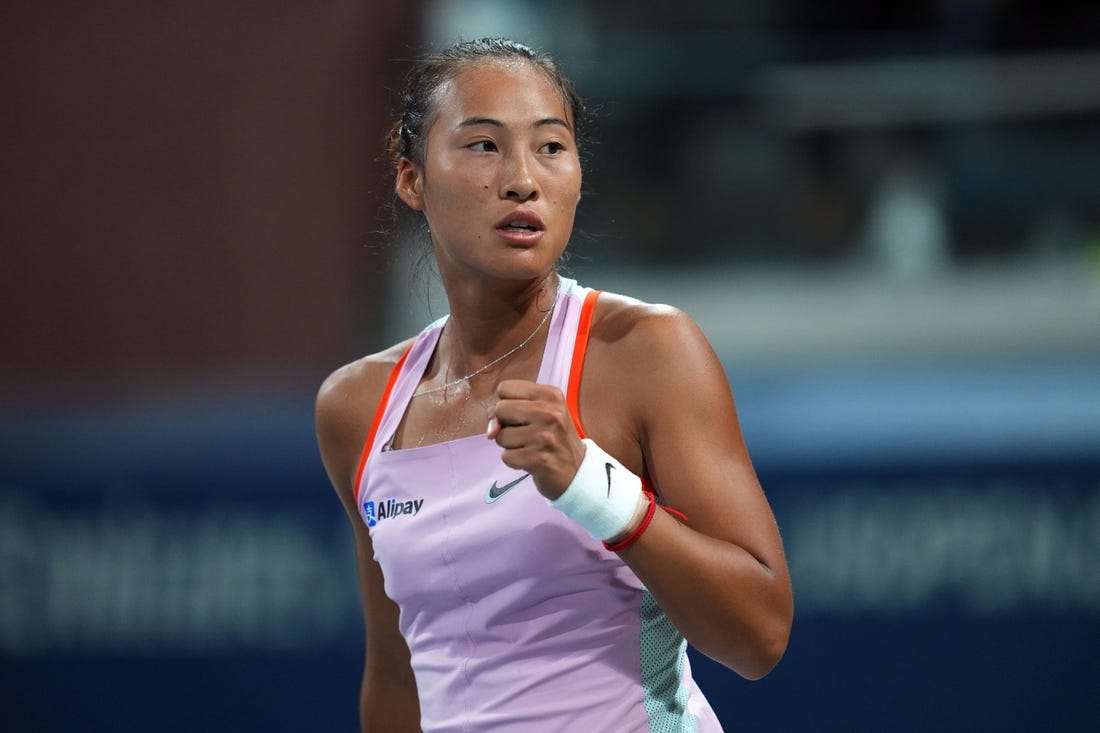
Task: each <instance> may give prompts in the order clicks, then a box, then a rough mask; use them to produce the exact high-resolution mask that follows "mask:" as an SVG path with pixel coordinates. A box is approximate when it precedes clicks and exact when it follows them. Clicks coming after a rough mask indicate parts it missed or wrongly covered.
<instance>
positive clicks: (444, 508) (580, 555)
mask: <svg viewBox="0 0 1100 733" xmlns="http://www.w3.org/2000/svg"><path fill="white" fill-rule="evenodd" d="M596 295H597V294H596V293H595V292H594V291H591V290H589V289H587V288H582V287H580V286H578V285H577V283H576V282H574V281H572V280H568V279H565V278H562V280H561V286H560V289H559V292H558V298H557V305H556V306H555V308H554V313H553V317H552V318H551V321H550V332H549V336H548V339H547V344H546V350H545V352H544V354H543V357H542V365H541V367H540V370H539V376H538V381H539V382H540V383H542V384H552V385H556V386H558V387H560V388H561V389H562V391H563V392H567V390H568V389H569V384H570V379H569V377H570V372H571V371H572V370H579V369H580V368H581V364H580V359H577V362H578V363H577V364H576V365H574V348H575V347H576V346H577V344H578V342H581V343H582V346H583V342H584V341H585V340H586V339H587V326H586V320H585V321H582V311H584V310H587V311H588V317H590V313H591V307H592V305H594V303H595V297H596ZM445 322H446V318H443V319H440V320H439V321H436V322H435V323H433V324H431V325H430V326H428V327H427V328H426V329H424V330H423V331H422V332H421V333H420V334H419V336H418V337H417V338H416V340H415V341H414V342H413V344H412V346H411V347H410V349H409V351H408V352H407V354H406V357H405V358H404V359H403V360H402V362H401V363H399V364H398V366H397V367H396V369H395V373H394V375H393V381H392V382H391V388H390V390H389V391H388V399H387V397H383V400H382V404H380V405H379V408H378V409H379V413H378V416H377V418H376V419H377V420H378V422H377V423H376V429H375V430H374V431H373V440H372V441H368V445H367V446H366V447H365V449H364V455H363V467H362V468H361V472H360V478H359V481H358V483H357V502H358V505H359V513H360V516H361V517H362V519H363V521H364V522H366V523H367V526H368V528H369V531H370V536H371V542H372V543H373V545H374V556H375V559H376V560H377V561H378V563H379V565H380V566H381V568H382V572H383V575H384V576H385V589H386V594H387V595H388V596H389V597H390V598H392V599H393V600H394V601H395V602H396V603H397V605H398V607H399V608H400V620H399V623H400V629H401V633H402V635H403V636H404V637H405V640H406V642H407V643H408V646H409V651H410V652H411V655H412V668H413V672H414V673H415V675H416V686H417V691H418V693H419V696H420V715H421V726H422V727H423V730H424V731H425V733H452V732H457V731H463V732H467V731H478V732H480V731H494V732H499V733H504V732H506V731H514V732H516V733H520V732H522V733H531V732H532V731H578V732H581V733H589V732H590V731H596V732H599V733H603V732H605V731H614V732H615V733H627V732H633V731H647V732H650V733H653V732H656V731H660V732H668V733H673V732H677V733H679V732H681V731H692V732H696V731H698V732H699V733H711V732H713V731H721V726H720V725H719V723H718V720H717V718H716V717H715V715H714V712H713V711H712V710H711V707H710V705H709V704H708V703H707V701H706V699H705V698H704V697H703V695H702V693H701V692H700V691H699V689H698V688H697V687H696V685H695V682H694V681H693V680H692V677H691V670H690V666H689V664H688V659H687V655H686V648H687V645H686V643H685V642H684V639H683V637H682V636H681V635H680V634H679V632H678V631H677V630H676V628H675V627H674V626H673V625H672V624H671V622H669V620H668V619H667V618H666V616H665V614H664V612H662V611H661V609H660V608H659V607H658V606H657V604H656V602H655V601H654V600H653V597H652V596H651V595H650V594H649V592H648V591H647V590H646V589H645V587H644V586H643V585H642V584H641V582H640V581H639V580H638V578H637V577H636V576H635V575H634V573H633V572H632V571H631V570H630V568H628V567H627V566H626V565H625V564H624V563H623V562H622V561H621V560H620V559H619V557H618V556H617V555H615V554H614V553H612V552H608V551H607V550H605V549H604V548H603V546H602V545H601V543H600V542H597V541H596V540H593V539H592V538H591V537H590V536H589V535H588V534H587V533H586V532H585V531H584V530H583V529H581V527H580V526H579V525H577V524H576V523H575V522H573V521H572V520H570V519H568V518H567V517H565V516H564V515H563V514H561V513H560V512H558V511H557V510H556V509H554V508H552V507H550V506H549V505H547V503H546V500H545V499H543V497H542V496H541V495H540V494H539V493H538V491H537V490H536V489H535V486H534V484H533V483H532V481H531V479H530V477H529V476H527V475H526V474H524V473H523V472H522V471H516V470H515V469H512V468H509V467H508V466H506V465H505V464H504V463H503V462H502V461H501V459H500V452H501V450H500V448H499V447H498V446H497V445H496V443H495V442H493V441H491V440H488V439H486V438H485V437H484V435H474V436H471V437H467V438H461V439H458V440H454V441H450V442H446V443H439V444H434V445H426V446H423V447H418V448H408V449H402V450H392V449H390V447H389V446H390V443H391V442H392V440H393V435H394V433H395V431H396V430H397V426H398V423H399V422H400V421H401V418H402V416H403V415H404V413H405V410H406V408H407V407H408V404H409V400H410V399H411V397H412V394H413V391H414V390H415V389H416V387H417V385H418V384H419V382H420V379H421V377H422V375H423V373H424V370H425V369H426V367H427V364H428V361H429V359H430V358H431V355H432V352H433V351H434V349H435V345H436V343H437V341H438V340H439V335H440V333H441V331H442V329H443V324H444V323H445ZM578 331H580V336H579V337H578ZM581 353H583V351H582V352H581ZM576 384H579V375H578V379H575V380H574V390H573V391H574V395H575V391H576V387H575V385H576ZM571 404H573V405H575V404H576V402H575V399H574V401H573V402H572V403H571ZM576 418H577V416H576V414H575V413H574V419H575V420H576ZM577 425H578V426H579V422H578V423H577ZM372 704H376V705H385V704H386V701H385V700H377V701H375V702H373V703H372Z"/></svg>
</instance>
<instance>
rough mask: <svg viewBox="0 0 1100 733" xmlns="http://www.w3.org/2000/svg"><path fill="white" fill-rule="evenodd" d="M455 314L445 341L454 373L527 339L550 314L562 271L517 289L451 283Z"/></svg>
mask: <svg viewBox="0 0 1100 733" xmlns="http://www.w3.org/2000/svg"><path fill="white" fill-rule="evenodd" d="M446 290H447V301H448V304H449V306H450V310H451V314H450V317H449V318H448V321H447V326H446V328H445V329H444V334H443V337H442V338H441V341H440V349H441V350H445V352H446V357H447V358H446V359H445V362H446V363H447V364H448V366H449V368H450V371H451V372H452V373H453V374H456V375H460V374H465V373H467V372H470V371H473V370H474V369H478V368H480V367H482V366H484V365H485V364H486V363H487V362H489V361H491V360H492V359H494V358H496V357H498V356H500V355H501V354H503V353H505V352H507V351H508V349H510V348H513V347H514V346H516V345H517V344H519V343H521V342H522V341H523V340H524V339H525V338H527V337H528V336H529V335H530V334H531V333H532V331H534V330H535V329H536V328H537V327H538V326H539V324H540V322H541V321H542V320H543V318H544V317H545V316H546V314H547V312H548V311H549V309H550V307H551V306H552V305H553V304H554V299H555V297H556V295H557V291H558V275H557V273H556V272H551V273H549V274H548V275H547V276H546V277H544V278H541V279H539V280H535V281H532V282H529V283H524V284H523V285H521V286H519V287H515V288H511V289H509V288H501V287H499V284H498V285H496V286H492V287H488V286H482V285H480V284H477V283H464V284H463V285H462V286H461V287H447V288H446Z"/></svg>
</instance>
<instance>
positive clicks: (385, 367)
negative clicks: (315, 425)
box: [317, 339, 411, 419]
mask: <svg viewBox="0 0 1100 733" xmlns="http://www.w3.org/2000/svg"><path fill="white" fill-rule="evenodd" d="M410 343H411V339H410V340H408V341H403V342H401V343H399V344H394V345H393V346H391V347H389V348H388V349H384V350H383V351H379V352H378V353H376V354H370V355H368V356H364V357H362V358H361V359H356V360H355V361H353V362H350V363H348V364H345V365H344V366H342V367H340V368H339V369H337V370H336V371H334V372H333V373H332V374H330V375H329V376H328V377H327V378H326V379H325V381H324V382H322V383H321V388H320V389H319V390H318V392H317V412H318V418H319V419H320V418H321V417H322V416H324V417H337V416H339V415H340V414H341V413H342V412H344V411H345V410H354V409H355V408H356V407H357V405H356V404H355V402H356V401H357V398H363V397H367V398H369V397H371V396H372V395H373V396H375V397H376V399H375V400H374V402H377V401H378V400H377V398H380V397H381V396H382V391H383V390H384V389H385V387H386V381H387V380H388V379H389V375H390V372H392V371H393V368H394V366H396V365H397V362H398V361H399V360H400V359H401V355H402V354H404V353H405V350H406V349H408V347H409V344H410Z"/></svg>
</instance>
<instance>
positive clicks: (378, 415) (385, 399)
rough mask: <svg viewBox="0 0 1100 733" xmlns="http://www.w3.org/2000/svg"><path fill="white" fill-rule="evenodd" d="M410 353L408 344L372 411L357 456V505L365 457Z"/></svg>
mask: <svg viewBox="0 0 1100 733" xmlns="http://www.w3.org/2000/svg"><path fill="white" fill-rule="evenodd" d="M410 351H412V344H409V348H407V349H405V353H404V354H402V355H401V358H400V359H398V360H397V363H396V364H394V365H393V371H391V372H390V378H389V380H387V381H386V389H384V390H383V391H382V398H381V399H379V400H378V408H377V409H376V410H375V411H374V420H372V421H371V424H370V432H368V433H367V442H366V443H365V444H364V445H363V453H362V455H360V456H359V468H358V470H356V472H355V486H354V487H353V488H354V491H355V504H356V506H358V504H359V485H360V484H361V483H362V481H363V470H364V469H366V467H367V456H369V455H370V449H371V448H372V447H373V446H374V438H375V434H376V433H377V432H378V426H379V425H381V424H382V415H383V414H384V413H385V412H386V405H387V404H389V401H390V392H392V391H393V385H394V384H396V383H397V377H398V375H399V374H401V367H403V366H404V365H405V358H406V357H407V356H408V355H409V352H410Z"/></svg>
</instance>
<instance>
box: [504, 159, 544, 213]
mask: <svg viewBox="0 0 1100 733" xmlns="http://www.w3.org/2000/svg"><path fill="white" fill-rule="evenodd" d="M505 161H506V162H505V165H504V170H503V171H502V174H501V180H500V184H501V186H500V193H501V196H502V197H503V198H506V199H508V200H510V201H519V202H525V201H534V200H535V199H537V198H538V197H539V184H538V181H537V180H536V177H535V175H534V171H533V170H532V163H531V161H530V160H529V158H528V156H527V155H526V154H525V153H524V152H519V151H517V152H515V153H514V154H512V155H509V156H507V158H506V159H505Z"/></svg>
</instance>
